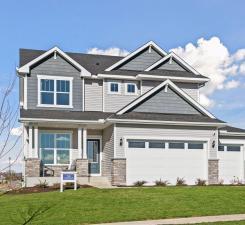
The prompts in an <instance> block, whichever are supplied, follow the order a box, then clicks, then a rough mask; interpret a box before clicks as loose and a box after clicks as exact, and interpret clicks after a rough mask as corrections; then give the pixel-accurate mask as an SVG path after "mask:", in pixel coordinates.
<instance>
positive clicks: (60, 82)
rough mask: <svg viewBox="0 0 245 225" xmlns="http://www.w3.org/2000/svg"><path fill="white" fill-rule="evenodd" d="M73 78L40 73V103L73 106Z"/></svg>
mask: <svg viewBox="0 0 245 225" xmlns="http://www.w3.org/2000/svg"><path fill="white" fill-rule="evenodd" d="M72 79H73V78H70V77H56V76H39V75H38V92H39V93H38V105H39V106H49V107H52V106H54V107H72Z"/></svg>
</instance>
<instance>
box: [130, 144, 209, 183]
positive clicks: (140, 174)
mask: <svg viewBox="0 0 245 225" xmlns="http://www.w3.org/2000/svg"><path fill="white" fill-rule="evenodd" d="M206 148H207V144H206V143H205V142H202V141H181V140H180V141H176V140H175V141H164V140H143V139H137V140H136V139H128V140H127V150H126V158H127V174H126V175H127V185H132V184H133V183H134V182H136V181H140V180H144V181H147V184H149V185H152V184H154V182H155V181H156V180H159V179H161V180H168V181H169V182H170V183H171V184H176V179H177V177H180V178H184V179H185V180H186V183H187V184H195V181H196V179H197V178H201V179H205V180H206V179H207V151H206Z"/></svg>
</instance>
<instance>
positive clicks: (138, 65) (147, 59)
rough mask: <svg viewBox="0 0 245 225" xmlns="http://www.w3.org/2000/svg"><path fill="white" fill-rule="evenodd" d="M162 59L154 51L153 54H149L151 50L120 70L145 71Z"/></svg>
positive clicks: (152, 50) (145, 51) (147, 50)
mask: <svg viewBox="0 0 245 225" xmlns="http://www.w3.org/2000/svg"><path fill="white" fill-rule="evenodd" d="M160 58H162V57H161V56H160V55H159V54H158V53H157V52H156V51H155V50H154V49H151V52H149V49H146V50H144V51H143V52H142V53H141V54H140V55H138V56H136V57H135V58H133V59H132V60H130V61H129V62H127V63H126V64H124V65H123V66H122V67H120V69H122V70H139V71H144V70H145V69H146V68H147V67H149V66H151V65H152V64H154V63H155V62H156V61H158V60H159V59H160Z"/></svg>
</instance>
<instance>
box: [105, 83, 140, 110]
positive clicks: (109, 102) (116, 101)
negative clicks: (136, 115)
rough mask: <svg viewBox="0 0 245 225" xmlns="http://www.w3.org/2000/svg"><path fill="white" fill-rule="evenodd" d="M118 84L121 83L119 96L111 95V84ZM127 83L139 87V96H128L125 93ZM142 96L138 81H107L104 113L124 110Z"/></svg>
mask: <svg viewBox="0 0 245 225" xmlns="http://www.w3.org/2000/svg"><path fill="white" fill-rule="evenodd" d="M114 81H115V82H118V83H119V90H120V93H119V94H110V93H109V92H108V91H109V89H108V88H109V83H110V82H114ZM126 83H135V84H136V85H137V90H138V91H137V94H136V95H128V94H126V93H125V91H126V89H125V87H126ZM139 95H140V85H139V82H138V81H127V80H124V81H123V80H109V79H108V80H105V81H104V111H105V112H117V111H118V110H119V109H121V108H123V107H124V106H126V105H127V104H129V103H130V102H132V101H133V100H134V99H136V98H137V97H139Z"/></svg>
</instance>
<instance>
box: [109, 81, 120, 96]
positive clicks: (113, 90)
mask: <svg viewBox="0 0 245 225" xmlns="http://www.w3.org/2000/svg"><path fill="white" fill-rule="evenodd" d="M119 88H120V87H119V83H118V82H109V87H108V93H109V94H119V93H120V90H119Z"/></svg>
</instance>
